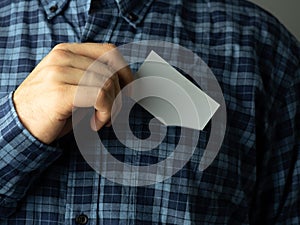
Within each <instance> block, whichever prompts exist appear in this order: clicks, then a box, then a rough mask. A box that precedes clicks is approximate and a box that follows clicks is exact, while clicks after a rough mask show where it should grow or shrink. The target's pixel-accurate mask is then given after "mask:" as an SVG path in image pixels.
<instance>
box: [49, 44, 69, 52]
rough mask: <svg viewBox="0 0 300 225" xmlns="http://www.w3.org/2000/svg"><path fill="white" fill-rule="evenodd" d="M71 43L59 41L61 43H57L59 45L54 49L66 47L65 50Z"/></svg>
mask: <svg viewBox="0 0 300 225" xmlns="http://www.w3.org/2000/svg"><path fill="white" fill-rule="evenodd" d="M69 45H70V44H69V43H59V44H57V45H55V46H54V48H53V50H57V49H64V50H66V49H68V46H69Z"/></svg>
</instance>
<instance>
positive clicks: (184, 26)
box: [0, 0, 300, 225]
mask: <svg viewBox="0 0 300 225" xmlns="http://www.w3.org/2000/svg"><path fill="white" fill-rule="evenodd" d="M140 40H160V41H168V42H172V43H175V44H180V45H181V46H184V47H186V48H188V49H190V50H192V51H193V52H194V53H196V54H197V55H198V56H200V57H201V58H202V59H203V61H204V62H205V63H207V64H208V66H209V67H210V68H211V70H212V71H213V73H214V75H215V76H216V78H217V80H218V82H219V84H220V87H221V88H222V91H223V94H224V99H225V102H226V107H227V128H226V133H225V138H224V141H223V143H222V146H221V149H220V151H219V154H218V155H217V157H216V158H215V160H214V161H213V163H212V164H211V165H210V166H209V167H208V168H207V169H206V170H205V171H203V172H201V171H199V170H198V166H199V162H200V159H201V155H202V153H203V150H204V148H205V145H206V142H207V140H208V136H209V127H208V128H206V129H204V130H203V131H202V132H201V134H200V138H199V143H198V145H197V149H196V150H195V152H194V154H193V156H192V157H191V159H190V160H189V162H188V163H186V164H185V166H184V167H183V168H182V169H181V170H180V171H178V172H177V173H176V174H174V175H173V176H172V177H170V178H168V179H166V180H164V181H162V182H158V183H155V184H152V185H148V186H139V187H132V186H126V185H120V184H118V183H114V182H112V181H110V180H107V179H106V178H104V177H103V176H101V175H100V174H99V173H96V172H95V171H94V170H93V169H92V168H91V167H90V166H89V165H88V164H87V163H86V161H85V160H84V158H83V157H82V155H81V154H80V152H79V150H78V147H77V144H76V142H75V140H74V136H73V134H69V135H67V136H65V137H63V138H62V139H60V140H58V141H57V142H56V143H53V144H52V145H49V146H48V145H45V144H43V143H41V142H40V141H39V140H37V139H36V138H35V137H33V136H32V135H31V134H30V133H29V132H28V131H27V130H26V129H25V128H24V127H23V126H22V124H21V122H20V121H19V119H18V116H17V114H16V111H15V109H14V104H13V101H12V94H13V91H14V90H15V89H16V88H17V87H18V85H19V84H20V83H21V82H22V81H23V80H24V79H25V78H26V76H28V74H29V73H30V72H31V71H32V70H33V68H34V67H35V66H36V65H37V64H38V62H39V61H40V60H41V59H42V58H43V57H44V56H45V55H47V53H48V52H49V51H50V50H51V49H52V48H53V47H54V46H55V45H56V44H58V43H62V42H99V43H100V42H110V43H114V44H116V45H121V44H125V43H129V42H132V41H140ZM299 60H300V47H299V42H298V41H297V40H296V39H295V38H294V37H293V36H292V35H291V34H290V33H289V32H287V30H286V29H285V28H284V27H283V26H282V25H281V24H280V23H279V22H278V21H277V20H276V19H275V18H274V17H272V16H271V15H270V14H268V13H267V12H265V11H263V10H262V9H260V8H258V7H257V6H255V5H253V4H251V3H249V2H247V1H241V0H240V1H237V0H222V1H221V0H205V1H204V0H199V1H195V0H190V1H183V0H172V1H167V0H155V1H154V0H147V1H141V0H131V1H130V0H128V1H127V0H116V1H114V0H103V1H84V0H81V1H80V0H59V1H58V0H53V1H52V0H39V1H38V0H31V1H25V0H18V1H16V0H13V1H8V0H2V1H0V224H1V225H25V224H26V225H32V224H35V225H38V224H43V225H46V224H47V225H49V224H53V225H58V224H61V225H72V224H89V225H96V224H97V225H98V224H105V225H112V224H143V225H147V224H237V225H240V224H255V225H258V224H285V225H287V224H297V225H298V224H300V213H299V212H300V152H299V150H300V147H299V143H300V141H299V139H300V135H299V132H300V108H299V107H300V67H299ZM133 70H134V68H133ZM148 117H149V115H147V113H146V112H144V111H143V109H141V108H139V107H136V109H134V110H133V111H132V113H131V117H130V118H131V125H132V130H133V132H134V133H135V134H136V136H138V137H147V135H148V132H149V130H148V122H149V121H148V120H149V118H148ZM99 135H101V138H102V140H103V142H104V143H105V145H106V146H107V148H108V149H109V151H111V152H112V154H114V155H115V157H116V158H118V159H119V160H123V161H124V162H125V163H134V164H135V165H148V164H151V163H155V162H157V161H158V160H159V157H160V155H159V153H160V152H162V153H163V154H164V155H168V154H170V153H171V152H172V150H173V149H174V146H175V145H176V143H178V140H177V139H178V136H180V130H179V131H178V128H176V127H171V128H170V129H169V130H168V132H167V137H166V138H165V139H164V141H163V143H162V144H161V145H160V146H158V147H157V149H156V151H154V152H150V153H149V152H144V153H139V152H136V151H131V149H128V148H127V147H126V146H124V145H122V144H120V143H119V142H118V141H117V139H116V137H115V136H114V134H113V131H112V129H111V128H104V129H103V130H101V131H100V134H99ZM142 154H144V155H142Z"/></svg>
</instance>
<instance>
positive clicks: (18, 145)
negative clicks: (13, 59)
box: [0, 93, 62, 205]
mask: <svg viewBox="0 0 300 225" xmlns="http://www.w3.org/2000/svg"><path fill="white" fill-rule="evenodd" d="M12 94H13V93H10V94H9V95H7V96H4V97H2V98H0V205H1V204H3V202H4V201H5V202H6V203H7V204H9V203H12V202H15V201H18V200H20V199H21V198H22V197H23V196H24V195H25V192H26V190H27V189H28V186H29V185H30V184H31V183H32V181H33V180H34V178H35V177H36V176H38V175H39V174H40V173H41V172H42V171H43V170H44V169H45V168H47V167H48V166H49V165H50V164H52V163H53V162H54V161H55V160H56V159H57V158H58V157H59V156H60V155H61V153H62V151H61V149H59V148H56V147H54V146H49V145H46V144H44V143H42V142H40V141H39V140H38V139H36V138H35V137H34V136H32V135H31V133H30V132H29V131H28V130H27V129H25V127H24V126H23V125H22V123H21V122H20V120H19V118H18V115H17V113H16V110H15V108H14V104H13V100H12ZM1 196H2V197H1Z"/></svg>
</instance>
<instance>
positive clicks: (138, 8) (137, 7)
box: [40, 0, 154, 28]
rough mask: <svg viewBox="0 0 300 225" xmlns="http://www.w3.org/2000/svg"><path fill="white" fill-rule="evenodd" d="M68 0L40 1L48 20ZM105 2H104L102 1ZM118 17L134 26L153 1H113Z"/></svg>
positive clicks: (61, 9) (144, 14)
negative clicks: (117, 9) (115, 4)
mask: <svg viewBox="0 0 300 225" xmlns="http://www.w3.org/2000/svg"><path fill="white" fill-rule="evenodd" d="M69 1H70V0H40V2H41V4H42V6H43V8H44V10H45V12H46V14H47V18H48V19H52V18H53V17H55V16H56V15H57V14H59V13H60V12H61V11H63V9H64V7H65V6H66V4H67V3H68V2H69ZM104 1H105V0H104ZM115 1H116V3H117V5H118V8H119V12H120V16H121V17H123V18H124V19H125V20H126V21H127V22H128V23H129V24H130V25H132V26H133V27H135V28H136V26H137V25H138V24H139V23H140V22H141V21H142V20H143V19H144V17H145V16H146V13H147V11H148V9H149V7H150V5H151V4H152V2H153V1H154V0H115Z"/></svg>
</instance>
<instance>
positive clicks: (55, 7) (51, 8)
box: [49, 5, 58, 13]
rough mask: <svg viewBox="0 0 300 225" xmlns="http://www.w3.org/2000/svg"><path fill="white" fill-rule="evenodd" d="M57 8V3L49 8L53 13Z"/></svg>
mask: <svg viewBox="0 0 300 225" xmlns="http://www.w3.org/2000/svg"><path fill="white" fill-rule="evenodd" d="M57 9H58V6H57V5H53V6H51V7H50V8H49V10H50V12H52V13H55V12H56V10H57Z"/></svg>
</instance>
